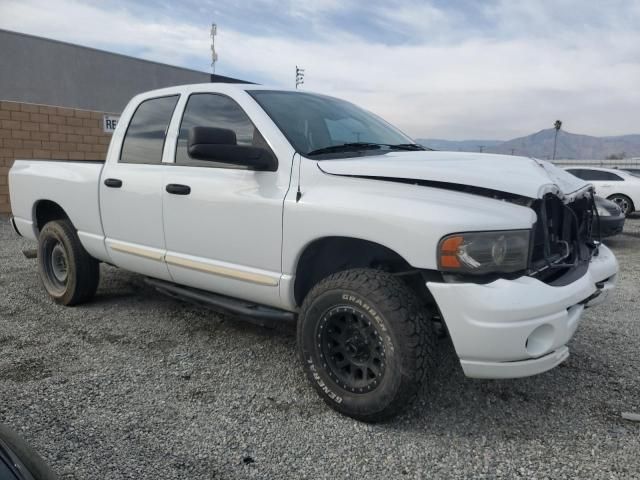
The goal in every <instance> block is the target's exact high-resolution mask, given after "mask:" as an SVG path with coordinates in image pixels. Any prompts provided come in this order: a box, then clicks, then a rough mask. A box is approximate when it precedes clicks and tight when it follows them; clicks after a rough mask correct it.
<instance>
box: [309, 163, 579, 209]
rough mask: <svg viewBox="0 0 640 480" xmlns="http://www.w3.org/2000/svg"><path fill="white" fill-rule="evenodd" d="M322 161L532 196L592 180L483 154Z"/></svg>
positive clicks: (339, 167) (569, 194)
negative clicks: (584, 179)
mask: <svg viewBox="0 0 640 480" xmlns="http://www.w3.org/2000/svg"><path fill="white" fill-rule="evenodd" d="M318 166H319V167H320V169H321V170H322V171H323V172H325V173H329V174H333V175H348V176H357V177H376V178H380V179H384V178H389V179H407V180H424V181H432V182H442V183H449V184H458V185H466V186H472V187H481V188H488V189H491V190H496V191H499V192H507V193H512V194H515V195H521V196H525V197H529V198H541V197H542V196H544V195H545V194H546V193H549V192H551V193H555V194H557V195H559V196H560V197H561V198H565V197H566V200H567V201H569V199H571V198H573V197H575V196H576V195H577V194H578V193H581V192H583V191H585V190H586V189H587V188H588V187H589V185H590V184H588V183H586V182H584V181H583V180H580V179H579V178H578V177H575V176H573V175H571V174H570V173H568V172H566V171H564V170H563V169H561V168H558V167H556V166H555V165H553V164H551V163H549V162H546V161H543V160H536V159H533V158H527V157H513V156H508V155H492V154H483V153H464V152H430V151H416V152H407V151H393V152H389V153H387V154H385V155H372V156H364V157H358V158H343V159H335V160H321V161H319V162H318Z"/></svg>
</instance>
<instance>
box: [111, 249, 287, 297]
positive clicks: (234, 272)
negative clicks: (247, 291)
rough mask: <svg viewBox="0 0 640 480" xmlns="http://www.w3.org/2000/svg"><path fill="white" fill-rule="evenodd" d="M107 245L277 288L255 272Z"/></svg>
mask: <svg viewBox="0 0 640 480" xmlns="http://www.w3.org/2000/svg"><path fill="white" fill-rule="evenodd" d="M107 245H109V248H111V249H112V250H115V251H116V252H123V253H128V254H130V255H135V256H137V257H142V258H148V259H150V260H155V261H158V262H165V263H168V264H169V265H175V266H178V267H184V268H188V269H190V270H195V271H198V272H205V273H212V274H214V275H219V276H221V277H226V278H233V279H235V280H243V281H245V282H251V283H256V284H258V285H266V286H270V287H277V286H278V285H279V279H277V278H274V277H271V276H269V275H264V274H261V273H256V272H247V271H246V270H239V269H237V268H231V267H227V266H222V265H213V264H211V263H206V262H199V261H196V260H190V259H188V258H184V257H179V256H177V255H171V254H165V253H163V252H162V251H157V250H152V249H150V248H145V247H138V246H134V245H129V244H127V243H120V242H113V241H107Z"/></svg>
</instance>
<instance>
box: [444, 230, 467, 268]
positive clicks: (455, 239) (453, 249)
mask: <svg viewBox="0 0 640 480" xmlns="http://www.w3.org/2000/svg"><path fill="white" fill-rule="evenodd" d="M462 242H464V238H462V237H460V236H452V237H447V238H445V239H444V240H443V241H442V243H441V244H440V264H441V265H442V266H443V267H447V268H460V261H459V260H458V257H457V254H458V248H459V247H460V245H462Z"/></svg>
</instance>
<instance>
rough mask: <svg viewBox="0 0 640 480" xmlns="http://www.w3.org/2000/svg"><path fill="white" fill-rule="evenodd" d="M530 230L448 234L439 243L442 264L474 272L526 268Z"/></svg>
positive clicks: (451, 269) (441, 266)
mask: <svg viewBox="0 0 640 480" xmlns="http://www.w3.org/2000/svg"><path fill="white" fill-rule="evenodd" d="M530 233H531V231H530V230H511V231H498V232H468V233H455V234H453V235H447V236H446V237H444V238H443V239H442V240H440V243H439V245H438V268H439V270H441V271H449V272H458V273H471V274H483V273H495V272H503V273H509V272H517V271H520V270H525V269H526V268H527V265H528V263H529V238H530Z"/></svg>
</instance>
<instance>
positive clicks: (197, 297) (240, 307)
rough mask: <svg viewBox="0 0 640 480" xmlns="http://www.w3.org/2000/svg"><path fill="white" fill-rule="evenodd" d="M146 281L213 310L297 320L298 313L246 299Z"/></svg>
mask: <svg viewBox="0 0 640 480" xmlns="http://www.w3.org/2000/svg"><path fill="white" fill-rule="evenodd" d="M145 281H146V283H147V284H149V285H151V286H152V287H153V288H155V289H156V290H158V291H159V292H161V293H164V294H166V295H169V296H170V297H173V298H177V299H180V300H185V301H187V302H191V303H195V304H197V305H203V306H206V307H210V308H211V309H213V310H218V311H221V312H224V313H232V314H235V315H239V316H245V317H250V318H252V319H256V320H261V321H264V322H269V323H271V322H295V321H296V314H295V313H293V312H288V311H286V310H280V309H278V308H273V307H266V306H264V305H257V304H255V303H251V302H247V301H245V300H240V299H237V298H232V297H226V296H224V295H218V294H216V293H211V292H207V291H205V290H199V289H197V288H191V287H183V286H181V285H176V284H175V283H170V282H165V281H164V280H158V279H155V278H146V279H145Z"/></svg>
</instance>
